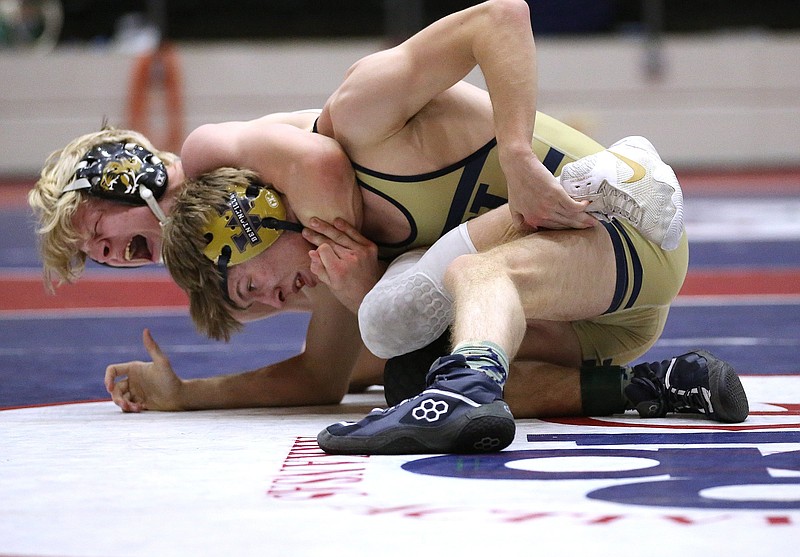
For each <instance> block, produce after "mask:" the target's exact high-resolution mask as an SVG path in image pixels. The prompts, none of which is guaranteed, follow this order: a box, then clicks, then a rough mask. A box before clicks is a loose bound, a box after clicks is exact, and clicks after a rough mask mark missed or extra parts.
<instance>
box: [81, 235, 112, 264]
mask: <svg viewBox="0 0 800 557" xmlns="http://www.w3.org/2000/svg"><path fill="white" fill-rule="evenodd" d="M86 254H87V255H88V256H89V257H90V258H91V259H93V260H95V261H97V262H98V263H108V262H109V260H110V259H111V257H110V256H111V242H109V241H108V240H104V239H98V238H92V239H91V240H89V242H88V246H87V250H86Z"/></svg>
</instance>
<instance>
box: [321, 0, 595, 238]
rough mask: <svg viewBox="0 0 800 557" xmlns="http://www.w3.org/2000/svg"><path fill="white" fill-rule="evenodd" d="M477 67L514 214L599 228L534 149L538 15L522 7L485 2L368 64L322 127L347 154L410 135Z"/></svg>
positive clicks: (509, 1) (534, 222)
mask: <svg viewBox="0 0 800 557" xmlns="http://www.w3.org/2000/svg"><path fill="white" fill-rule="evenodd" d="M475 66H480V68H481V70H482V72H483V74H484V77H485V80H486V84H487V87H488V89H489V94H490V97H491V100H492V110H493V115H494V126H495V135H496V137H497V140H498V150H499V154H500V161H501V165H502V167H503V170H504V173H505V174H506V178H507V180H508V190H509V203H510V205H511V208H512V213H514V214H515V215H523V216H524V218H525V220H526V222H528V224H530V225H531V226H534V227H549V228H564V227H579V228H582V227H585V226H592V225H593V224H594V222H595V221H594V219H593V218H592V217H590V216H589V215H587V214H585V213H583V210H584V206H585V204H582V203H578V202H575V201H574V200H572V199H571V198H570V197H569V196H568V195H567V194H566V193H565V192H564V191H563V189H562V188H561V187H560V185H559V183H558V181H557V180H556V179H555V178H554V177H553V176H552V174H550V172H549V171H548V170H547V169H546V168H545V167H544V165H543V164H542V163H541V161H539V160H538V159H537V157H536V156H535V154H534V153H533V151H532V149H531V139H532V137H533V128H534V123H535V118H536V100H537V87H538V82H537V68H536V47H535V43H534V40H533V33H532V30H531V25H530V13H529V10H528V6H527V4H526V3H525V2H524V1H523V0H490V1H488V2H484V3H482V4H479V5H477V6H474V7H471V8H468V9H466V10H463V11H461V12H457V13H455V14H452V15H450V16H447V17H445V18H443V19H441V20H439V21H437V22H435V23H433V24H432V25H430V26H429V27H427V28H425V29H423V30H422V31H420V32H419V33H417V34H416V35H414V36H413V37H411V38H410V39H408V40H407V41H405V42H404V43H402V44H401V45H399V46H397V47H394V48H391V49H389V50H386V51H383V52H379V53H376V54H373V55H370V56H368V57H366V58H364V59H362V60H360V61H359V62H357V63H356V64H355V65H354V66H353V67H352V68H351V69H350V71H349V72H348V75H347V76H346V78H345V81H344V83H343V84H342V86H341V87H340V88H339V89H337V91H336V92H335V93H334V94H333V95H332V96H331V98H330V99H329V101H328V103H327V104H326V106H325V109H324V110H323V114H322V116H321V118H320V125H321V126H323V125H324V126H325V127H326V129H330V130H331V131H332V134H333V137H335V138H336V139H337V140H338V141H339V142H340V143H341V144H342V145H343V146H344V148H345V150H346V151H347V152H348V153H352V152H355V150H356V149H358V148H359V147H363V146H364V145H378V144H380V143H381V142H382V141H384V140H385V139H387V138H389V137H391V136H393V135H394V134H396V133H398V132H400V131H401V130H403V129H404V128H406V126H408V125H409V124H408V123H409V122H411V121H413V118H414V117H415V116H416V115H417V114H419V113H420V111H422V110H423V108H424V107H425V106H426V105H428V103H430V102H431V101H432V100H433V99H434V98H436V97H437V96H438V95H441V94H442V93H443V92H444V91H446V90H448V89H450V88H451V87H453V86H454V85H455V84H456V83H457V82H459V81H460V80H461V79H463V78H464V77H465V76H466V75H467V74H468V73H469V72H470V71H471V70H472V69H473V68H474V67H475ZM451 102H452V101H451ZM429 117H430V116H429ZM365 122H368V123H369V125H366V124H365ZM516 218H517V221H520V220H521V217H516Z"/></svg>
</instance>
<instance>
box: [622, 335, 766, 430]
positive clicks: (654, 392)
mask: <svg viewBox="0 0 800 557" xmlns="http://www.w3.org/2000/svg"><path fill="white" fill-rule="evenodd" d="M632 371H633V378H632V379H631V383H630V385H628V386H627V387H626V388H625V396H626V397H628V399H629V400H630V401H631V403H632V404H633V407H634V408H635V409H636V411H637V412H639V415H640V416H641V417H643V418H663V417H664V416H665V415H666V414H667V413H668V412H688V413H695V414H703V415H705V416H706V417H708V418H709V419H712V420H715V421H718V422H727V423H738V422H743V421H744V420H745V418H747V415H748V414H749V412H750V406H749V404H748V402H747V395H746V394H745V392H744V388H743V387H742V383H741V381H740V380H739V376H738V375H736V371H735V370H734V369H733V367H732V366H731V365H730V364H728V363H727V362H725V361H723V360H720V359H719V358H717V357H716V356H714V355H713V354H711V353H710V352H708V351H706V350H695V351H694V352H689V353H688V354H684V355H682V356H678V357H677V358H672V359H671V360H664V361H661V362H655V363H649V364H639V365H636V366H634V367H633V370H632Z"/></svg>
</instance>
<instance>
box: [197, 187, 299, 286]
mask: <svg viewBox="0 0 800 557" xmlns="http://www.w3.org/2000/svg"><path fill="white" fill-rule="evenodd" d="M284 230H292V231H294V232H300V231H302V230H303V226H302V225H301V224H299V223H294V222H288V221H287V220H286V208H285V207H284V205H283V202H282V201H281V198H280V196H279V195H278V194H277V193H276V192H275V191H274V190H272V189H270V188H267V187H263V186H261V187H258V186H253V185H249V186H245V185H231V186H228V194H227V204H226V208H225V209H224V210H223V212H222V213H219V214H217V216H215V217H213V218H212V219H211V221H210V222H209V223H208V225H207V226H206V229H205V231H204V233H205V236H206V238H208V244H207V245H206V248H205V250H203V254H204V255H205V256H206V257H207V258H208V259H210V260H211V261H213V262H214V263H215V264H216V265H217V268H218V270H219V271H220V274H221V275H222V277H223V281H224V279H225V277H226V275H227V269H228V267H232V266H233V265H238V264H239V263H243V262H245V261H247V260H249V259H252V258H253V257H255V256H257V255H259V254H260V253H262V252H263V251H264V250H266V249H267V248H268V247H270V246H271V245H272V244H274V243H275V241H276V240H277V239H278V238H279V237H280V235H281V234H283V231H284ZM223 287H224V288H225V289H226V290H227V287H225V285H224V284H223ZM226 294H227V292H226Z"/></svg>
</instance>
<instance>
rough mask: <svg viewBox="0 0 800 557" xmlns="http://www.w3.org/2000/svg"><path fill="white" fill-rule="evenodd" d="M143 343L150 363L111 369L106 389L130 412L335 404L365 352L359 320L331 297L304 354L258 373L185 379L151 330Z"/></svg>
mask: <svg viewBox="0 0 800 557" xmlns="http://www.w3.org/2000/svg"><path fill="white" fill-rule="evenodd" d="M143 341H144V345H145V348H146V349H147V351H148V353H149V354H150V357H151V359H152V361H151V362H128V363H124V364H116V365H111V366H109V367H108V368H107V369H106V376H105V384H106V389H107V390H108V392H109V393H110V394H111V396H112V399H113V401H114V402H115V403H116V404H117V405H118V406H119V407H120V408H121V409H122V410H123V411H125V412H139V411H142V410H166V411H176V410H204V409H221V408H251V407H263V406H305V405H316V404H335V403H338V402H339V401H340V400H341V398H342V397H343V396H344V394H345V393H346V392H347V388H348V384H349V380H350V374H351V372H352V370H353V367H354V365H355V362H356V359H357V357H358V355H359V353H360V352H361V351H363V350H364V347H363V345H362V343H361V341H360V337H359V334H358V323H357V320H356V317H355V316H354V315H353V314H352V313H351V312H349V311H348V310H347V309H346V308H344V307H343V306H342V305H341V304H339V302H338V301H336V300H335V298H333V296H332V295H330V294H327V293H326V294H325V295H323V296H320V298H319V299H318V300H317V309H316V311H315V312H314V315H313V316H312V319H311V322H310V323H309V327H308V333H307V336H306V346H305V349H304V350H303V352H302V353H300V354H298V355H297V356H294V357H292V358H289V359H287V360H283V361H281V362H277V363H275V364H271V365H268V366H265V367H263V368H259V369H256V370H253V371H248V372H244V373H237V374H230V375H218V376H215V377H210V378H203V379H190V380H182V379H180V378H179V377H178V376H177V375H176V374H175V372H174V371H173V370H172V367H171V365H170V363H169V360H168V359H167V357H166V356H165V355H164V354H163V353H162V352H161V349H160V348H159V347H158V345H157V344H156V343H155V341H154V340H153V338H152V336H151V335H150V333H149V331H146V330H145V332H144V335H143Z"/></svg>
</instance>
